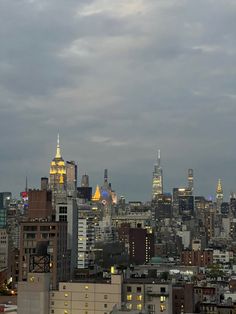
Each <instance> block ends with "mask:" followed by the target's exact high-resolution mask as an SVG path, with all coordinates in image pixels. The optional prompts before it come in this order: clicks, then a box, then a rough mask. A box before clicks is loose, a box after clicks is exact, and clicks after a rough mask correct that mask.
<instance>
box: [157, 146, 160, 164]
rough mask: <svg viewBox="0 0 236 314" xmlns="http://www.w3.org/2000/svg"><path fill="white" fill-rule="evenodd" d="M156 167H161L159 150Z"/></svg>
mask: <svg viewBox="0 0 236 314" xmlns="http://www.w3.org/2000/svg"><path fill="white" fill-rule="evenodd" d="M157 165H158V166H159V167H160V166H161V150H160V149H158V153H157Z"/></svg>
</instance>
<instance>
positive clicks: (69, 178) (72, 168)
mask: <svg viewBox="0 0 236 314" xmlns="http://www.w3.org/2000/svg"><path fill="white" fill-rule="evenodd" d="M77 168H78V166H77V164H76V162H75V161H67V162H66V189H67V193H68V195H74V194H75V192H76V189H77V172H78V170H77Z"/></svg>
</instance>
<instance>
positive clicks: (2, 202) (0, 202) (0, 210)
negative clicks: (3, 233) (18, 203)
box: [0, 192, 11, 228]
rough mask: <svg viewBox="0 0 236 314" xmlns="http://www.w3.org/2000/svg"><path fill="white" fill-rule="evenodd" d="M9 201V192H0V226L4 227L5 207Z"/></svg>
mask: <svg viewBox="0 0 236 314" xmlns="http://www.w3.org/2000/svg"><path fill="white" fill-rule="evenodd" d="M10 201H11V192H1V193H0V228H6V224H7V208H8V205H9V204H10Z"/></svg>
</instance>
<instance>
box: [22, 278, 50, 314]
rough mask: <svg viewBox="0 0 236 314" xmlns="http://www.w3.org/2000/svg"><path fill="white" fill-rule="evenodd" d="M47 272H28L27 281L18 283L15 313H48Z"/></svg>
mask: <svg viewBox="0 0 236 314" xmlns="http://www.w3.org/2000/svg"><path fill="white" fill-rule="evenodd" d="M49 287H50V274H49V273H28V276H27V281H22V282H19V283H18V295H17V307H18V309H17V313H18V314H48V313H49V311H48V310H49Z"/></svg>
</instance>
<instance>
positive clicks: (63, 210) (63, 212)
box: [59, 206, 67, 214]
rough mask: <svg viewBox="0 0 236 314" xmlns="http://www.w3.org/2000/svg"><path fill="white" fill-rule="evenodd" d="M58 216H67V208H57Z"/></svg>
mask: <svg viewBox="0 0 236 314" xmlns="http://www.w3.org/2000/svg"><path fill="white" fill-rule="evenodd" d="M59 214H67V207H66V206H60V207H59Z"/></svg>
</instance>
